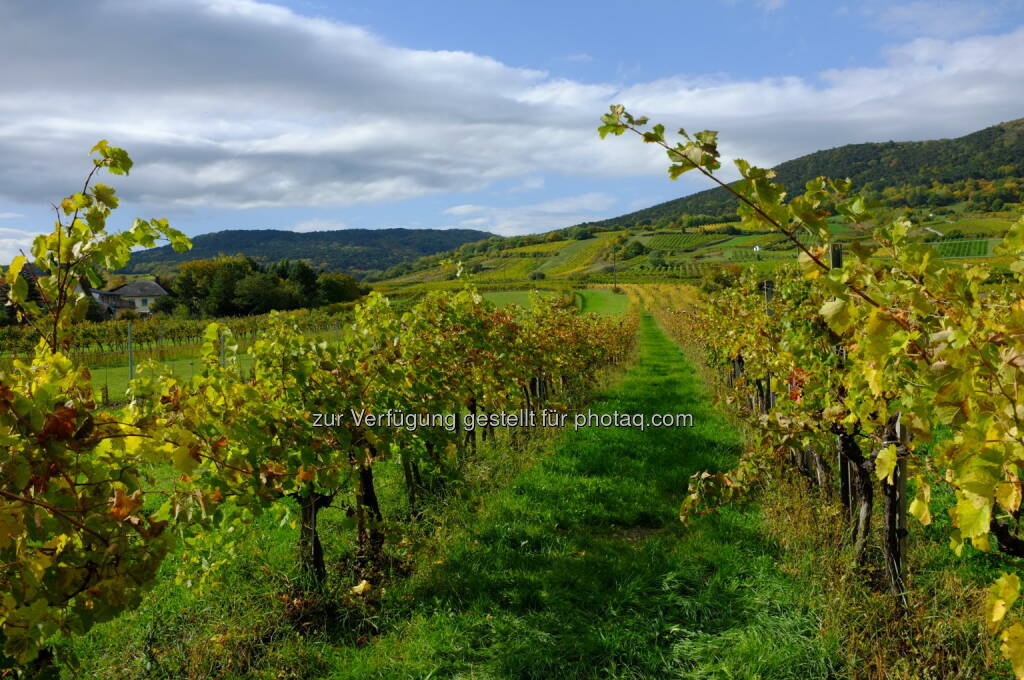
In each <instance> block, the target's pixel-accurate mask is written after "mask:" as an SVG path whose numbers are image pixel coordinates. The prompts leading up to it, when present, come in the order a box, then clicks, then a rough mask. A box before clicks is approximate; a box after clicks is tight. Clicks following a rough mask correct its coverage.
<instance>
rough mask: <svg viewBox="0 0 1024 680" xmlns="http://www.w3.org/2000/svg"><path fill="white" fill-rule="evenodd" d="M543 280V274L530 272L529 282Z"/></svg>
mask: <svg viewBox="0 0 1024 680" xmlns="http://www.w3.org/2000/svg"><path fill="white" fill-rule="evenodd" d="M543 278H544V272H537V271H533V272H530V280H531V281H539V280H540V279H543Z"/></svg>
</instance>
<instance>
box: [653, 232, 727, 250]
mask: <svg viewBox="0 0 1024 680" xmlns="http://www.w3.org/2000/svg"><path fill="white" fill-rule="evenodd" d="M722 238H723V237H721V236H719V235H716V234H655V235H654V236H652V237H651V238H650V239H649V240H648V241H647V243H646V245H647V247H648V248H650V249H651V250H692V249H694V248H698V247H700V246H702V245H704V244H707V243H711V242H713V241H720V240H722Z"/></svg>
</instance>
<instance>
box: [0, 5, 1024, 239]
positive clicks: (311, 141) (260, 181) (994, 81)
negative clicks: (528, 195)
mask: <svg viewBox="0 0 1024 680" xmlns="http://www.w3.org/2000/svg"><path fill="white" fill-rule="evenodd" d="M754 1H756V2H759V3H760V4H761V5H762V6H763V7H764V8H765V9H766V10H770V9H777V8H778V7H780V6H781V5H782V3H781V2H780V0H754ZM921 4H922V3H915V2H911V3H907V4H904V5H901V7H904V8H906V7H911V8H918V9H916V10H913V9H912V10H904V11H917V12H918V14H921V13H923V12H924V10H921V9H919V6H920V5H921ZM961 4H963V3H961ZM937 5H943V6H950V7H953V6H955V5H957V3H953V2H947V3H932V5H930V6H937ZM906 16H909V15H905V18H906ZM947 16H951V17H953V18H952V19H949V20H950V21H953V20H955V19H956V16H955V15H947ZM907 20H908V21H909V19H907ZM964 21H967V20H966V19H964ZM0 25H3V26H17V27H18V30H17V31H8V32H7V34H6V35H5V39H4V40H3V41H0V62H2V63H8V64H18V68H16V69H7V70H6V71H5V72H4V77H3V79H2V80H0V154H3V156H4V157H5V158H7V159H10V162H9V163H7V164H6V165H4V166H3V167H0V200H9V201H10V202H14V204H15V205H21V204H22V203H34V204H35V205H40V206H45V205H48V204H49V203H50V202H52V201H54V200H57V199H59V198H60V197H61V196H64V195H66V194H67V193H69V192H70V191H73V190H74V189H75V187H76V186H77V185H78V184H79V183H80V182H81V180H82V178H83V177H84V174H85V172H86V171H87V170H88V167H89V166H88V161H87V160H86V158H85V150H86V149H88V148H89V147H91V146H92V144H93V143H95V141H96V140H97V139H101V138H106V139H109V140H110V141H111V143H113V144H116V145H120V146H124V147H125V148H127V149H128V150H129V152H130V153H131V154H132V156H133V158H134V159H135V161H136V167H135V168H134V169H133V171H132V174H131V176H130V177H127V178H117V180H116V185H117V188H118V189H119V191H120V193H121V194H122V195H124V196H125V197H126V198H127V199H129V200H134V201H138V202H141V203H145V204H146V205H147V206H153V207H154V209H174V210H181V209H184V208H193V209H201V208H209V207H216V208H223V209H246V208H261V207H278V206H280V207H289V206H322V207H324V208H325V209H327V208H335V207H341V206H349V205H353V204H358V203H373V202H378V203H382V202H397V201H402V200H404V199H409V198H414V197H419V196H426V195H437V194H444V193H449V192H458V193H460V194H462V193H467V192H472V191H477V190H481V189H483V188H485V187H487V186H489V185H491V184H492V183H494V182H496V181H499V180H503V181H513V182H514V181H520V182H522V184H520V185H519V186H520V188H522V189H528V188H533V187H532V186H531V183H535V182H536V180H534V179H533V178H536V177H540V178H541V180H542V177H543V175H544V174H546V173H561V174H564V175H566V176H571V177H580V176H601V177H624V176H629V175H649V176H652V177H663V176H664V173H665V166H666V165H667V163H666V159H665V157H664V155H663V154H660V153H658V152H657V150H656V149H654V148H652V147H650V146H647V145H643V144H639V143H637V140H635V139H611V140H606V141H603V142H602V141H599V140H598V138H597V134H596V128H597V125H598V118H599V116H600V115H601V114H602V113H603V112H605V111H606V110H607V107H608V105H609V104H613V103H623V104H625V105H627V107H628V108H629V109H630V110H632V111H633V112H634V113H637V114H643V115H648V116H650V117H651V119H652V120H653V121H658V122H663V123H665V124H666V126H667V127H668V128H669V129H675V128H677V127H679V126H685V127H686V128H687V129H690V130H696V129H701V128H705V127H707V128H712V129H717V130H720V131H721V133H722V140H723V143H722V149H723V152H724V153H725V155H726V156H735V155H739V156H743V157H746V158H748V159H749V160H751V161H752V162H756V163H760V164H762V165H771V164H775V163H777V162H779V161H782V160H785V159H787V158H792V157H794V156H798V155H801V154H804V153H808V152H811V151H814V150H817V149H820V148H828V147H832V146H836V145H838V144H843V143H848V142H860V141H870V140H887V139H926V138H934V137H949V136H956V135H960V134H964V133H967V132H970V131H973V130H975V129H978V128H981V127H984V126H987V125H990V124H992V123H995V122H997V121H1001V120H1008V119H1011V118H1016V117H1019V116H1020V115H1021V114H1022V112H1024V29H1018V30H1014V31H1012V32H1009V33H1004V34H1002V35H987V36H976V37H972V38H965V39H961V40H948V39H947V40H939V39H935V38H928V39H918V40H914V41H911V42H907V43H905V44H903V45H901V46H898V47H895V48H893V49H892V50H890V51H889V52H887V53H886V54H885V55H884V56H885V63H884V64H883V65H882V66H879V67H877V68H870V69H864V68H858V69H832V70H827V71H823V72H821V73H820V74H819V75H818V76H816V77H810V78H806V77H798V76H792V75H790V76H787V75H782V76H780V77H776V78H766V79H761V80H738V79H732V78H727V77H724V76H718V77H701V78H684V77H673V78H666V79H662V80H657V81H650V82H635V81H632V82H631V80H630V79H635V76H631V75H629V74H630V72H629V71H623V72H622V73H621V75H620V76H619V77H620V79H621V80H622V81H623V82H621V83H600V82H597V83H593V82H581V81H574V80H568V79H564V78H556V77H552V76H551V75H549V74H547V73H544V72H541V71H537V70H530V69H522V68H515V67H511V66H508V65H505V64H502V63H500V62H498V61H496V60H494V59H491V58H489V57H486V56H480V55H475V54H469V53H466V52H452V51H426V50H413V49H406V48H402V47H398V46H395V45H391V44H388V43H387V42H385V41H383V40H382V39H380V38H378V37H377V36H375V35H373V34H371V33H369V32H367V31H366V30H363V29H361V28H357V27H353V26H349V25H345V24H342V23H338V22H335V21H330V20H327V19H314V18H308V17H304V16H300V15H298V14H296V13H294V12H292V11H291V10H288V9H285V8H282V7H278V6H274V5H269V4H265V3H259V2H253V1H252V0H151V1H150V2H146V3H133V2H130V1H129V0H98V1H97V2H95V3H80V2H74V1H73V0H52V1H51V2H47V3H30V2H13V3H11V2H7V3H0ZM978 25H980V24H978ZM52 35H61V36H62V47H61V49H60V50H53V49H52V48H51V47H50V45H51V39H50V37H51V36H52ZM95 35H117V36H118V39H117V40H95V39H94V37H93V36H95ZM126 54H128V55H131V58H125V56H124V55H126ZM71 55H73V56H71ZM97 74H100V75H99V76H98V75H97ZM97 77H102V80H103V82H105V83H108V84H109V85H108V86H107V87H106V89H105V90H104V92H103V95H102V96H98V95H97V94H96V91H95V89H94V83H95V82H96V78H97ZM54 101H60V102H61V106H60V107H59V108H55V107H54V105H53V102H54ZM84 112H87V113H84ZM684 181H685V182H687V188H702V187H703V186H704V185H702V184H699V183H697V182H696V181H694V180H690V179H689V178H688V179H686V180H684ZM538 188H540V187H538ZM680 188H681V189H682V187H680ZM467 205H468V204H467ZM471 207H473V206H469V207H467V206H454V207H453V208H450V209H449V211H446V213H447V214H449V215H456V216H462V215H478V216H482V215H483V213H479V212H472V211H471V210H470V211H468V212H467V210H469V208H471ZM459 210H462V211H463V212H459ZM488 210H490V209H488ZM600 210H601V209H600V208H595V207H594V206H593V205H591V206H580V209H579V211H577V212H569V213H563V215H564V217H565V223H571V220H573V219H576V218H577V217H579V216H580V215H587V214H590V213H589V212H588V211H597V212H600ZM488 214H490V215H491V216H492V217H493V218H494V221H493V224H494V225H495V228H502V229H506V230H508V231H510V232H513V231H515V232H517V231H518V230H520V229H525V228H527V226H526V225H528V224H533V225H544V226H548V225H549V221H548V220H546V219H542V218H543V216H544V215H555V214H556V213H544V212H537V211H534V212H529V213H522V212H515V211H513V212H512V213H508V214H505V215H504V217H501V219H498V217H499V215H497V214H496V213H488ZM523 215H526V217H523ZM583 219H585V218H583ZM580 221H582V219H581V220H580ZM550 222H552V223H551V224H550V225H549V226H550V227H558V226H564V224H565V223H562V224H558V223H553V222H554V220H553V219H552V220H550ZM296 226H301V225H296Z"/></svg>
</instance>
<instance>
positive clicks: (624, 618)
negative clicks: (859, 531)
mask: <svg viewBox="0 0 1024 680" xmlns="http://www.w3.org/2000/svg"><path fill="white" fill-rule="evenodd" d="M594 410H595V411H598V410H600V411H605V412H610V411H616V410H617V411H619V412H629V413H646V414H652V413H663V412H666V411H670V410H671V411H673V412H675V411H682V412H692V413H693V416H694V423H695V426H694V427H692V428H679V429H672V430H669V429H662V430H654V429H648V430H647V431H645V432H641V431H640V430H638V429H631V428H617V429H616V428H610V429H601V428H593V429H586V428H585V429H581V430H580V431H579V432H576V433H573V432H571V431H568V432H566V433H565V435H564V436H563V437H562V438H561V439H560V440H559V443H558V444H557V445H556V448H555V450H554V452H553V453H552V455H550V456H549V457H547V458H545V459H544V460H543V461H541V462H540V463H538V464H537V465H535V466H533V467H532V468H530V469H528V470H527V471H526V472H524V473H523V474H522V475H520V477H519V478H518V479H517V480H516V482H515V483H514V484H512V485H511V486H510V487H508V488H506V489H504V490H502V491H500V492H498V493H496V494H495V495H493V496H492V497H490V498H489V499H488V501H487V502H486V503H485V505H484V507H483V508H482V509H481V511H480V512H479V513H478V515H479V517H478V519H477V521H476V522H474V523H472V524H470V528H469V529H468V530H467V531H466V532H465V533H464V535H462V536H461V537H459V538H457V539H456V540H455V541H454V542H453V543H452V544H450V545H449V546H447V548H446V550H445V554H444V555H443V556H442V557H441V559H439V560H438V562H440V564H438V565H436V566H434V567H433V568H432V569H430V570H427V571H425V572H423V573H421V574H419V575H418V576H417V577H416V578H415V579H414V581H413V583H411V584H410V590H409V592H408V593H407V596H408V599H409V602H410V603H409V606H408V610H407V611H405V612H403V613H402V614H401V616H402V617H403V620H404V621H405V623H403V624H398V625H396V627H395V628H394V629H393V630H392V632H391V633H389V634H387V635H385V636H384V637H382V638H380V639H378V640H377V641H376V642H375V643H374V644H373V645H370V646H368V647H365V648H361V649H353V648H342V649H338V650H337V652H339V653H338V654H337V656H334V658H333V659H331V661H330V662H329V664H328V665H330V666H333V668H334V669H335V670H334V672H333V674H332V675H330V677H332V678H423V677H431V678H645V679H646V678H650V679H656V678H675V677H679V678H722V679H725V678H729V679H741V678H750V679H754V678H758V679H762V680H765V679H768V678H794V679H796V678H799V679H802V680H806V679H810V678H825V677H828V676H829V675H830V672H832V673H834V672H835V671H834V669H833V662H832V661H831V658H832V655H831V654H830V653H829V650H828V649H827V648H826V646H825V645H824V644H823V643H822V642H821V641H820V640H819V639H818V637H817V630H816V624H815V621H814V619H813V616H812V614H811V613H810V611H809V610H808V609H807V608H806V607H804V606H803V605H802V604H801V603H802V602H804V601H805V600H806V599H807V597H806V595H805V594H804V593H802V592H800V590H799V587H798V585H797V584H795V583H793V582H792V581H791V580H790V579H789V578H788V577H786V576H785V575H784V574H781V573H780V572H779V571H778V570H777V569H776V567H775V563H774V559H773V548H772V546H771V545H769V544H768V543H766V542H765V540H764V539H763V537H762V535H761V534H760V532H759V516H758V514H757V512H756V510H753V509H750V508H746V509H729V510H726V511H725V512H724V513H723V514H721V515H718V516H715V517H709V518H706V519H702V520H700V521H698V522H697V523H696V524H695V525H694V526H691V527H683V526H682V525H681V524H680V523H679V521H678V519H677V517H676V510H677V508H678V506H679V502H680V501H681V499H682V495H683V493H684V491H685V489H686V483H687V478H688V477H689V475H690V474H691V473H693V472H694V471H697V470H700V469H704V468H708V467H712V468H713V467H719V466H723V465H727V464H728V462H729V461H730V460H731V459H732V458H733V457H734V456H735V454H736V452H737V440H736V436H735V433H734V432H733V431H732V429H731V428H730V427H729V426H728V425H727V424H725V423H724V422H723V421H721V420H720V419H719V418H718V416H717V415H716V414H715V413H714V411H713V410H712V409H711V407H710V405H709V401H708V399H707V397H706V396H705V395H704V394H703V393H702V392H701V390H700V388H699V385H698V383H697V381H696V379H695V377H694V375H693V373H692V371H691V369H690V368H689V367H688V365H687V364H686V363H685V361H684V360H683V358H682V356H681V355H680V353H679V351H678V349H677V348H676V347H675V345H674V344H672V343H671V342H670V341H669V340H668V339H667V338H666V337H665V335H664V334H663V333H662V332H661V331H660V330H659V329H658V328H657V326H656V325H655V324H654V322H653V321H651V320H650V319H649V318H645V319H644V320H643V323H642V327H641V350H640V360H639V364H638V365H637V366H636V368H635V369H633V370H632V371H631V372H630V373H629V375H628V376H627V377H626V378H625V379H624V380H623V381H622V382H620V383H619V384H617V385H616V386H615V387H614V388H613V389H611V390H610V391H609V392H608V393H607V394H606V395H605V396H604V397H603V399H601V400H600V401H599V402H598V403H597V404H595V406H594ZM332 656H333V655H332Z"/></svg>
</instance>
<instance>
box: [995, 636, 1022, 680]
mask: <svg viewBox="0 0 1024 680" xmlns="http://www.w3.org/2000/svg"><path fill="white" fill-rule="evenodd" d="M1000 637H1001V638H1002V640H1003V644H1002V646H1001V647H1000V651H1002V653H1003V656H1004V657H1006V658H1007V659H1009V660H1010V664H1011V665H1012V666H1013V674H1014V675H1015V676H1017V678H1018V680H1021V679H1024V626H1022V625H1020V624H1019V623H1015V624H1013V625H1012V626H1010V627H1009V628H1007V629H1006V630H1004V631H1003V633H1002V635H1001V636H1000Z"/></svg>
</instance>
